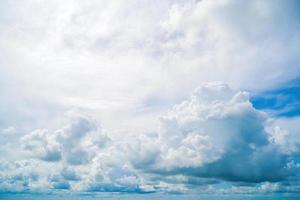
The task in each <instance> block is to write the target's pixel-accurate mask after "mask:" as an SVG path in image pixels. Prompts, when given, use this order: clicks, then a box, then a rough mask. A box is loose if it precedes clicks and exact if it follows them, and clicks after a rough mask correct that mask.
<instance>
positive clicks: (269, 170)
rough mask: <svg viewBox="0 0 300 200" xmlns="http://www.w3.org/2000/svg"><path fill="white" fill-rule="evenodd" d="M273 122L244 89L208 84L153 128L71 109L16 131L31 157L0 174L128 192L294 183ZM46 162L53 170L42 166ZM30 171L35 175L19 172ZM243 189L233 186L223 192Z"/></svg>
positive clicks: (33, 183)
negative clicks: (122, 125) (105, 122)
mask: <svg viewBox="0 0 300 200" xmlns="http://www.w3.org/2000/svg"><path fill="white" fill-rule="evenodd" d="M277 129H278V122H276V123H274V122H272V121H271V120H270V119H269V118H268V116H267V115H266V114H265V113H263V112H261V111H258V110H256V109H255V108H254V107H253V106H252V104H251V103H250V101H249V94H248V93H246V92H235V91H233V90H232V89H231V88H229V87H228V86H227V85H226V84H222V83H207V84H204V85H202V86H200V87H198V88H197V89H196V90H195V91H194V92H193V93H192V95H191V97H190V98H189V99H187V100H185V101H183V102H182V103H180V104H178V105H175V106H174V107H173V109H171V110H170V111H169V112H168V113H167V115H165V116H163V117H161V119H160V126H159V127H158V128H157V129H156V130H155V128H154V130H153V131H152V132H148V133H143V132H141V133H135V134H133V135H129V134H126V137H124V135H122V134H124V133H117V132H115V133H114V132H107V131H106V130H104V129H103V128H101V127H100V126H99V125H98V124H97V122H96V121H95V120H93V119H91V118H89V117H86V116H83V115H78V114H77V115H71V117H70V119H69V120H68V124H66V125H65V126H64V127H63V128H60V129H57V130H56V131H53V132H49V131H48V130H35V131H32V132H30V133H28V134H27V135H25V136H24V137H22V138H21V141H22V144H23V147H24V148H25V149H26V150H27V151H29V152H30V155H29V156H30V157H31V158H35V159H34V160H30V159H29V158H27V159H29V160H27V161H23V162H26V163H27V164H26V166H28V168H29V169H30V170H29V171H24V170H23V168H22V170H20V169H19V168H17V169H16V167H12V168H11V167H8V165H11V164H8V165H7V166H6V165H3V169H4V171H10V173H11V174H12V175H11V176H9V177H7V176H6V177H5V176H4V177H2V180H6V181H2V182H3V184H4V183H6V182H7V181H8V180H14V181H12V183H13V184H14V185H16V184H17V185H21V183H22V182H28V184H27V185H26V186H22V187H21V186H20V187H21V188H23V189H24V188H31V189H34V188H35V189H37V188H38V189H45V188H46V189H51V188H52V189H71V190H79V191H82V190H83V191H135V192H141V191H169V192H175V190H176V191H177V192H179V191H181V192H184V191H189V190H190V189H195V188H199V187H201V188H202V189H201V190H203V191H211V190H213V189H212V188H211V187H213V185H215V184H218V183H220V182H223V181H227V182H229V183H233V184H235V183H238V184H240V183H244V184H246V185H247V187H249V188H248V189H251V188H252V187H253V185H254V186H255V185H256V184H257V183H268V182H270V183H271V182H276V183H278V185H279V186H280V188H281V190H292V189H291V188H290V189H288V188H287V187H286V186H284V184H286V183H285V181H291V182H293V183H295V184H296V182H295V181H294V180H293V178H295V174H294V173H295V170H296V169H298V168H299V166H298V164H297V161H293V155H295V154H291V152H290V151H286V148H288V147H290V145H289V143H284V142H282V141H288V140H287V139H286V138H285V136H286V135H284V137H281V135H280V134H278V132H276V131H275V132H274V131H273V130H277ZM285 133H287V134H288V133H289V132H288V130H286V132H285ZM275 136H276V137H277V138H275V139H274V137H275ZM270 158H272V159H270ZM49 166H53V167H52V169H51V170H50V171H46V172H45V171H44V170H45V169H46V168H48V167H49ZM4 173H5V172H4ZM30 174H35V175H36V177H41V178H40V179H39V178H37V179H31V178H26V177H28V176H30ZM14 177H23V178H22V179H20V178H14ZM45 177H46V178H45ZM24 178H26V179H24ZM8 182H9V181H8ZM251 184H252V186H251ZM175 185H176V187H175ZM279 186H278V187H279ZM10 187H13V185H10V186H7V185H6V186H3V188H7V189H8V190H11V189H9V188H10ZM172 188H173V189H172ZM174 188H175V190H174ZM268 188H269V186H268V185H267V184H266V185H262V186H261V191H260V190H259V187H256V188H252V189H251V191H257V192H264V191H267V190H268V191H271V190H269V189H268ZM296 188H297V187H293V190H296ZM248 189H247V191H248ZM20 190H21V189H20ZM244 190H245V187H242V188H240V187H239V186H236V187H235V188H232V189H231V190H230V191H231V192H245V191H244ZM223 192H225V191H223ZM227 192H229V191H227Z"/></svg>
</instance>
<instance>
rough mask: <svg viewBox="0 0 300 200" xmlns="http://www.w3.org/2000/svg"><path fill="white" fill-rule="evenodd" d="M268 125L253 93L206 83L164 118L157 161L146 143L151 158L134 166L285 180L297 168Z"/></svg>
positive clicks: (238, 178) (246, 179)
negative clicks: (258, 108)
mask: <svg viewBox="0 0 300 200" xmlns="http://www.w3.org/2000/svg"><path fill="white" fill-rule="evenodd" d="M266 127H267V116H266V115H265V114H264V113H262V112H260V111H258V110H256V109H255V108H253V106H252V104H251V103H250V101H249V95H248V93H246V92H237V93H234V92H233V91H232V90H231V89H230V88H229V87H228V86H227V85H224V84H215V83H214V84H206V85H203V86H201V87H199V88H198V89H197V90H196V91H195V92H194V93H193V95H192V96H191V98H190V99H189V100H186V101H184V102H183V103H181V104H179V105H177V106H175V107H174V108H173V109H172V110H171V111H170V112H169V114H168V115H167V116H165V117H163V118H162V119H161V128H160V130H159V132H158V137H157V139H156V140H155V141H156V143H155V144H152V149H159V150H156V151H158V152H157V153H156V154H155V158H152V156H151V155H152V154H150V153H149V152H148V148H147V147H148V144H147V143H146V144H143V143H142V144H141V146H143V147H145V148H144V151H145V152H146V153H145V154H146V155H148V156H147V157H146V161H145V159H144V157H140V158H138V159H136V160H137V161H136V162H137V164H135V163H134V164H135V165H136V166H137V167H138V168H141V169H144V170H146V171H148V172H151V173H160V174H166V175H168V174H170V175H173V174H185V175H188V176H195V177H207V178H218V179H223V180H227V181H238V182H263V181H271V182H274V181H281V180H284V179H286V178H287V177H289V176H290V175H292V172H293V168H291V169H290V168H289V167H288V166H287V164H288V162H289V161H290V158H289V157H288V156H287V155H286V154H285V153H284V152H281V151H280V149H279V148H277V144H276V141H273V140H272V139H271V138H272V137H271V135H270V134H271V133H268V132H267V131H266ZM152 143H153V142H152ZM155 146H156V148H155ZM149 155H150V156H149ZM149 158H152V159H151V162H149V160H148V159H149ZM268 158H272V159H271V160H270V159H268ZM267 160H268V161H267ZM266 161H267V162H266Z"/></svg>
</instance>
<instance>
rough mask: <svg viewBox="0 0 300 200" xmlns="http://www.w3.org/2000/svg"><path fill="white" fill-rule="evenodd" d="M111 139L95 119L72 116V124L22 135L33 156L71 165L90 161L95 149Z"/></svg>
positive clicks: (25, 146) (23, 142)
mask: <svg viewBox="0 0 300 200" xmlns="http://www.w3.org/2000/svg"><path fill="white" fill-rule="evenodd" d="M108 141H109V138H108V137H107V136H106V135H105V133H102V132H101V129H98V127H97V126H96V125H95V124H94V122H93V121H92V120H89V119H86V118H84V117H76V118H73V119H71V121H70V123H69V125H67V126H65V127H64V128H62V129H59V130H56V131H54V132H53V133H51V132H49V131H48V130H35V131H33V132H31V133H29V134H27V135H25V136H24V137H22V138H21V142H22V144H23V146H24V148H25V149H26V150H29V151H30V152H31V154H32V156H33V157H37V158H40V159H42V160H45V161H60V160H61V159H63V160H64V162H66V163H68V164H71V165H80V164H86V163H88V162H89V160H90V157H91V155H90V154H92V153H93V149H95V148H102V147H104V146H105V145H106V143H107V142H108Z"/></svg>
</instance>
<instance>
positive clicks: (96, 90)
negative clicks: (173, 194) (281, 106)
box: [0, 0, 300, 191]
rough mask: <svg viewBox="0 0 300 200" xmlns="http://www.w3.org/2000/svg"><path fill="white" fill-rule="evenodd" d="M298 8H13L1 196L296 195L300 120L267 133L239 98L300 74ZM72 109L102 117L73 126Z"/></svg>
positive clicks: (7, 9) (3, 53)
mask: <svg viewBox="0 0 300 200" xmlns="http://www.w3.org/2000/svg"><path fill="white" fill-rule="evenodd" d="M297 8H298V7H297V2H296V1H290V4H286V3H283V2H281V1H259V0H254V1H251V2H247V3H245V2H243V3H241V2H239V1H234V0H216V1H209V0H203V1H194V0H188V1H181V0H178V1H169V0H167V1H158V0H157V1H156V0H155V1H148V0H145V1H136V0H130V1H126V2H125V1H101V2H100V1H96V0H93V1H89V2H83V1H80V0H66V1H63V2H62V1H58V0H54V1H51V2H49V1H36V0H29V1H26V2H20V1H13V0H12V1H3V2H1V6H0V28H1V30H2V31H1V33H0V66H1V67H0V91H1V97H2V98H1V101H0V113H1V115H0V130H1V135H0V136H1V137H3V138H4V139H3V141H1V144H2V143H3V144H5V145H1V148H0V154H1V157H2V156H3V157H4V158H5V159H6V158H7V162H5V163H4V164H3V163H1V167H3V172H1V173H0V184H1V187H0V188H1V189H4V190H23V189H26V188H33V189H43V188H44V189H45V188H49V189H50V188H52V189H53V188H56V189H72V190H90V191H115V190H117V191H140V190H147V191H153V190H165V191H173V190H172V188H173V189H174V188H175V190H176V191H186V190H187V189H188V187H191V185H196V186H197V187H200V185H202V186H203V185H204V186H203V188H202V189H203V190H210V187H212V186H211V185H213V184H216V183H218V182H219V181H220V182H222V181H224V180H225V181H229V182H239V181H242V182H247V183H252V182H261V181H270V182H272V181H281V182H280V184H279V183H278V186H277V185H276V184H277V183H275V184H273V183H270V184H269V185H268V183H266V185H263V186H261V188H262V190H272V188H273V190H274V191H275V190H279V189H280V188H286V187H285V186H283V185H284V184H286V183H284V180H285V179H288V180H290V178H291V177H290V176H292V177H293V172H294V169H295V168H298V165H297V163H295V161H292V160H293V156H297V155H298V154H299V137H298V131H297V130H298V125H297V124H298V120H296V119H295V120H290V119H287V120H283V119H275V121H273V122H269V121H270V120H269V118H268V116H266V115H265V114H264V113H262V112H260V111H257V110H255V109H254V108H253V106H252V104H251V103H250V102H249V94H248V93H246V92H236V90H242V91H243V90H250V91H254V92H256V91H257V90H258V91H263V90H266V89H272V88H275V87H277V86H278V85H280V84H282V83H285V82H287V81H290V80H292V79H294V78H297V77H299V75H300V74H299V72H300V70H299V66H300V65H299V56H298V53H299V47H300V45H299V43H300V38H299V31H300V30H299V27H300V26H299V20H298V18H299V14H298V10H297ZM207 81H221V82H225V83H227V84H229V85H231V86H232V88H233V89H234V90H232V89H231V88H229V87H228V86H227V85H226V84H220V83H210V84H204V85H202V84H203V83H204V82H207ZM199 85H202V86H200V87H199V88H198V89H196V90H195V91H194V92H193V94H192V96H191V97H190V98H189V99H187V100H185V101H183V102H182V103H179V102H181V101H182V100H183V99H186V97H187V96H188V95H189V94H190V93H191V92H192V91H193V90H194V88H196V87H198V86H199ZM174 104H175V106H174V107H173V108H172V109H170V108H171V107H172V106H173V105H174ZM68 110H77V111H79V112H80V113H85V114H87V115H88V116H92V117H85V116H75V117H71V118H69V117H67V118H68V121H67V122H66V123H65V122H64V120H62V119H63V118H64V117H63V115H64V114H63V113H65V112H67V111H68ZM168 110H169V112H168V114H166V115H165V116H163V117H161V118H159V116H162V115H164V114H163V113H165V112H167V111H168ZM93 118H96V119H97V120H99V121H101V124H103V126H104V127H105V128H106V129H102V128H101V126H100V125H99V122H98V121H95V120H93ZM157 121H158V122H159V128H157V129H156V128H155V127H156V122H157ZM274 124H275V125H274ZM10 126H11V127H10ZM276 126H278V127H276ZM7 127H8V128H7ZM37 127H42V128H41V129H37ZM57 127H61V128H57ZM279 127H281V128H279ZM16 130H17V131H16ZM9 133H18V134H9ZM24 133H26V134H24ZM23 134H24V135H23ZM4 136H5V137H4ZM20 138H21V139H20ZM19 146H21V147H22V148H23V149H24V150H26V151H25V153H24V152H22V150H23V149H20V147H19ZM13 155H14V156H13ZM269 158H272V159H269ZM266 160H267V162H266ZM20 163H23V164H20ZM24 163H26V164H24ZM20 166H21V167H20ZM31 174H33V175H31ZM36 175H37V176H36ZM36 177H38V178H36ZM294 178H295V176H294ZM296 178H297V177H296ZM296 178H295V179H296ZM172 182H173V183H175V182H176V184H172ZM296 182H297V181H294V182H293V183H295V184H296V185H297V184H298V183H296ZM175 185H176V186H175ZM298 185H299V184H298ZM206 186H207V188H205V189H204V187H206ZM275 186H276V187H275ZM297 187H298V186H297ZM297 187H294V188H293V189H291V190H297ZM274 188H275V189H274ZM278 188H279V189H278ZM295 188H296V189H295ZM248 189H249V188H246V189H245V190H247V191H248ZM232 190H233V191H235V190H237V191H238V190H240V188H238V187H237V188H233V189H232ZM250 190H251V189H250Z"/></svg>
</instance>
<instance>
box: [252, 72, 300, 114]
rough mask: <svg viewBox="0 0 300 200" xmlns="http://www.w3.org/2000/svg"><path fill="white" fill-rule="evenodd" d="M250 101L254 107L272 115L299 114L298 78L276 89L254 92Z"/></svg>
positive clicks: (299, 84) (299, 93) (299, 83)
mask: <svg viewBox="0 0 300 200" xmlns="http://www.w3.org/2000/svg"><path fill="white" fill-rule="evenodd" d="M251 102H252V103H253V105H254V107H255V108H256V109H260V110H265V111H267V112H268V113H269V114H271V115H274V116H280V117H294V116H299V115H300V78H298V79H295V80H293V81H291V82H289V83H287V84H284V85H283V86H281V87H279V88H277V89H274V90H270V91H265V92H262V93H258V94H255V95H254V96H252V98H251Z"/></svg>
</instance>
